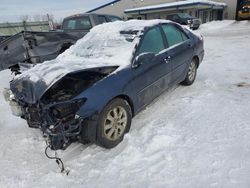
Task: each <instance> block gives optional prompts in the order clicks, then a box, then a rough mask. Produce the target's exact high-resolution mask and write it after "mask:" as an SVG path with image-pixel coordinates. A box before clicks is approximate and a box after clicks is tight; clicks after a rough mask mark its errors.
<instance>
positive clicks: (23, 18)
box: [20, 15, 30, 22]
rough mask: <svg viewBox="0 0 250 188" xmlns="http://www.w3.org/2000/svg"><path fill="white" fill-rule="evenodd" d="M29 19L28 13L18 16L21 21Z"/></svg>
mask: <svg viewBox="0 0 250 188" xmlns="http://www.w3.org/2000/svg"><path fill="white" fill-rule="evenodd" d="M29 19H30V17H29V15H21V16H20V20H22V21H23V22H27V21H28V20H29Z"/></svg>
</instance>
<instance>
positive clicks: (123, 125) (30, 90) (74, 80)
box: [4, 20, 204, 150]
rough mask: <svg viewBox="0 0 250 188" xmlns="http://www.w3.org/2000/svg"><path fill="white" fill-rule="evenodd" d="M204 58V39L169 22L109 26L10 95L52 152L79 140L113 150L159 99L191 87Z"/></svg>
mask: <svg viewBox="0 0 250 188" xmlns="http://www.w3.org/2000/svg"><path fill="white" fill-rule="evenodd" d="M203 56H204V47H203V38H202V37H201V36H199V35H196V34H194V33H193V32H192V31H190V30H188V29H186V28H184V27H182V26H180V25H179V24H176V23H173V22H171V21H164V20H152V21H139V20H131V21H126V22H123V21H118V22H114V23H107V24H102V25H99V26H96V27H95V28H93V29H92V30H91V31H90V32H89V33H88V34H87V35H86V36H85V37H83V38H82V39H80V40H79V41H78V42H77V43H76V44H75V45H73V46H72V47H71V48H70V49H68V50H67V51H66V52H64V53H63V54H61V55H60V56H59V57H58V58H57V59H55V60H52V61H48V62H45V63H43V64H39V65H36V66H35V67H33V68H31V69H29V70H27V71H24V72H23V73H22V74H20V75H18V76H16V77H15V78H14V79H13V80H12V81H11V83H10V89H6V90H5V92H4V95H5V98H6V100H7V101H9V103H10V106H11V108H12V112H13V114H14V115H16V116H19V117H21V118H23V119H25V120H26V121H27V123H28V125H29V126H30V127H33V128H39V129H40V130H41V131H42V133H43V134H44V136H46V138H47V139H48V143H49V145H50V147H51V149H53V150H58V149H66V148H67V147H68V146H69V145H70V144H71V143H72V142H76V141H78V142H82V143H88V142H92V143H96V144H98V145H100V146H102V147H105V148H113V147H115V146H116V145H118V144H119V143H120V142H121V141H122V140H123V137H124V135H125V134H126V133H127V132H129V129H130V125H131V121H132V118H133V117H134V116H135V115H136V114H138V113H139V112H140V111H141V110H142V109H144V108H145V106H147V105H148V104H149V103H150V102H152V101H153V100H154V99H155V98H156V97H158V96H159V95H160V94H162V93H163V92H164V91H166V90H167V89H168V88H170V87H172V86H173V85H176V84H179V83H181V84H183V85H191V84H193V82H194V81H195V78H196V74H197V69H198V67H199V65H200V64H201V62H202V60H203Z"/></svg>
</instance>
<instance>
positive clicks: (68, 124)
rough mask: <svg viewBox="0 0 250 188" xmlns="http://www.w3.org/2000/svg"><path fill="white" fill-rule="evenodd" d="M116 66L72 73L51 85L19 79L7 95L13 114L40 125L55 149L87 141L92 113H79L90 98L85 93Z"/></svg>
mask: <svg viewBox="0 0 250 188" xmlns="http://www.w3.org/2000/svg"><path fill="white" fill-rule="evenodd" d="M116 68H117V67H103V68H95V69H90V70H84V71H77V72H73V73H69V74H67V75H65V76H64V77H62V78H61V79H59V80H58V81H57V82H55V83H54V84H52V85H50V86H48V85H47V84H46V83H45V82H44V81H43V80H39V81H37V82H34V81H31V80H30V79H29V78H27V77H24V78H22V79H16V80H13V81H12V82H11V83H10V89H6V90H5V91H4V96H5V99H6V100H7V101H9V104H10V106H11V109H12V113H13V115H15V116H18V117H21V118H23V119H25V120H26V121H27V123H28V125H29V127H31V128H39V129H40V130H41V131H42V133H43V135H44V137H46V138H47V143H48V144H49V146H50V148H51V149H53V150H59V149H66V148H67V147H68V146H69V145H70V144H71V143H72V142H74V141H80V142H85V141H86V140H87V138H88V135H87V134H85V133H83V132H84V131H83V129H84V128H86V125H85V123H86V121H87V120H89V119H88V118H90V117H86V116H85V117H82V116H80V115H78V114H79V113H78V112H79V111H80V109H81V107H83V106H84V104H85V102H86V101H87V98H85V97H83V96H84V95H81V94H82V93H83V92H84V91H85V90H87V89H88V88H90V87H91V86H92V85H93V84H95V83H96V82H98V81H99V80H101V79H103V78H104V77H106V76H107V75H109V74H110V73H111V72H113V71H114V70H115V69H116ZM81 96H82V97H81ZM86 124H87V123H86ZM88 130H89V129H88ZM91 131H92V130H91ZM85 132H86V131H85ZM91 133H92V132H91ZM87 142H88V141H87Z"/></svg>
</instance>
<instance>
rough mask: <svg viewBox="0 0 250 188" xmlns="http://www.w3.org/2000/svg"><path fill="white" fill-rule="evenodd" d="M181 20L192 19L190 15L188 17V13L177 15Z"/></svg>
mask: <svg viewBox="0 0 250 188" xmlns="http://www.w3.org/2000/svg"><path fill="white" fill-rule="evenodd" d="M178 15H179V16H180V17H181V18H190V19H191V18H193V17H192V16H191V15H189V14H188V13H179V14H178Z"/></svg>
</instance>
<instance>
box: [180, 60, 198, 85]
mask: <svg viewBox="0 0 250 188" xmlns="http://www.w3.org/2000/svg"><path fill="white" fill-rule="evenodd" d="M197 69H198V64H197V61H196V60H195V59H193V60H192V62H191V63H190V65H189V67H188V72H187V75H186V78H185V80H184V81H183V82H182V83H181V84H182V85H185V86H190V85H192V84H193V83H194V81H195V78H196V75H197Z"/></svg>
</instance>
